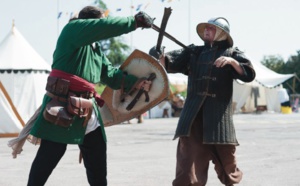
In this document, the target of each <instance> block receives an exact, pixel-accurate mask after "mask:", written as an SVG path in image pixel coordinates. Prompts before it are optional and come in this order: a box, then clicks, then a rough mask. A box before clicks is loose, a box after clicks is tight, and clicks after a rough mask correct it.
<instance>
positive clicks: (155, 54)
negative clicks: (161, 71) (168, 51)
mask: <svg viewBox="0 0 300 186" xmlns="http://www.w3.org/2000/svg"><path fill="white" fill-rule="evenodd" d="M164 50H165V47H164V46H161V47H160V50H159V51H157V50H156V46H154V47H152V48H151V49H150V50H149V55H150V56H152V57H154V58H155V59H159V58H160V56H161V55H162V54H163V53H164Z"/></svg>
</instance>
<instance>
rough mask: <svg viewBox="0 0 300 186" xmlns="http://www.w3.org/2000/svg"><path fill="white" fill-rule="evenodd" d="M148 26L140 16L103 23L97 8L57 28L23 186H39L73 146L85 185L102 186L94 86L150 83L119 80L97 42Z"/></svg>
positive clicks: (102, 140)
mask: <svg viewBox="0 0 300 186" xmlns="http://www.w3.org/2000/svg"><path fill="white" fill-rule="evenodd" d="M152 21H153V19H152V18H150V17H149V16H148V15H147V14H145V13H144V12H139V13H137V14H136V15H135V16H129V17H107V18H105V17H104V12H103V11H102V10H101V9H100V8H97V7H93V6H87V7H84V8H83V9H82V10H81V11H80V12H79V15H78V18H77V19H72V20H70V22H69V23H68V24H67V25H66V26H65V27H64V28H63V30H62V32H61V34H60V36H59V38H58V40H57V45H56V49H55V52H54V54H53V64H52V71H51V73H50V75H49V78H48V82H47V86H46V87H47V88H46V89H47V93H46V95H45V96H44V100H43V104H42V106H41V108H40V109H39V110H38V111H37V112H36V113H35V115H36V116H37V117H33V118H32V120H31V121H33V122H34V125H33V127H32V129H31V132H30V134H31V135H33V136H35V137H37V138H40V139H41V144H40V146H39V149H38V152H37V154H36V157H35V159H34V161H33V163H32V167H31V170H30V174H29V179H28V186H42V185H45V183H46V181H47V179H48V177H49V176H50V174H51V173H52V171H53V170H54V169H55V167H56V165H57V164H58V162H59V161H60V159H61V158H62V156H63V155H64V153H65V151H66V148H67V144H78V146H79V148H80V151H81V153H82V157H83V161H84V166H85V168H86V174H87V179H88V182H89V185H92V186H100V185H101V186H105V185H107V178H106V176H107V163H106V155H107V154H106V135H105V130H104V125H103V122H102V119H101V115H100V111H99V109H98V106H102V105H103V100H102V99H101V98H100V97H98V96H99V95H97V94H96V92H95V90H94V86H95V84H96V83H99V82H102V83H103V84H105V85H107V86H110V87H111V88H112V89H119V88H120V87H121V83H122V82H125V83H124V87H126V88H125V91H128V90H129V89H131V88H132V87H136V88H141V87H144V90H145V91H149V89H150V84H151V82H150V81H144V80H140V79H138V78H137V77H135V76H132V75H127V76H126V77H124V76H123V74H124V73H123V72H122V71H121V70H120V69H118V68H114V67H113V66H112V64H111V62H110V61H109V60H108V59H107V58H106V56H105V54H104V53H103V51H101V47H100V43H99V41H100V40H103V39H108V38H111V37H115V36H120V35H122V34H125V33H129V32H131V31H134V30H136V29H137V28H150V27H151V24H152ZM123 78H125V79H123ZM76 100H79V101H78V102H76ZM73 101H74V102H73ZM67 102H68V104H67ZM89 104H92V107H91V106H88V105H89ZM67 105H68V106H70V108H69V107H67ZM60 106H61V107H60ZM76 106H77V107H78V109H76V108H77V107H76ZM56 107H59V108H61V109H59V110H58V113H55V112H52V111H54V110H55V108H56ZM61 176H62V177H63V175H61ZM65 185H68V184H65Z"/></svg>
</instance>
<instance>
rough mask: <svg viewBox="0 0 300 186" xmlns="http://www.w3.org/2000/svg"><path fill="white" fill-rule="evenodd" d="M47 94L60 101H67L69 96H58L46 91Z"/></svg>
mask: <svg viewBox="0 0 300 186" xmlns="http://www.w3.org/2000/svg"><path fill="white" fill-rule="evenodd" d="M46 95H47V96H49V97H50V98H52V99H55V100H57V101H60V102H67V98H64V97H60V96H56V95H54V94H52V93H51V92H48V91H47V92H46Z"/></svg>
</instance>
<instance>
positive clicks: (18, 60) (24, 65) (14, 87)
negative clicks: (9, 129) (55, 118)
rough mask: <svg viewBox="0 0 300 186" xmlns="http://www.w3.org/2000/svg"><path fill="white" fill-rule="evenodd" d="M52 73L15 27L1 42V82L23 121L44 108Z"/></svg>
mask: <svg viewBox="0 0 300 186" xmlns="http://www.w3.org/2000/svg"><path fill="white" fill-rule="evenodd" d="M50 71H51V66H50V65H49V64H48V63H47V62H46V61H45V60H44V59H43V58H42V57H41V56H40V55H39V54H38V53H37V52H36V51H35V50H34V49H33V48H32V47H31V45H30V44H29V43H28V42H27V41H26V40H25V38H24V37H23V36H22V34H21V33H20V32H19V31H18V30H17V29H16V28H15V26H13V28H12V29H11V31H10V32H9V33H8V35H7V36H6V37H5V38H4V40H3V41H2V42H1V43H0V81H1V82H2V84H3V86H4V87H5V89H6V90H7V92H8V95H9V96H10V98H11V100H12V103H13V105H14V106H15V108H16V109H17V111H18V113H19V114H20V116H21V118H22V119H23V121H25V122H26V121H27V120H28V119H29V118H30V117H31V115H32V114H33V113H34V112H35V110H36V109H37V108H38V107H39V106H40V105H41V103H42V100H43V96H44V94H45V85H46V82H47V77H48V74H49V72H50ZM2 120H3V118H2V117H0V122H2Z"/></svg>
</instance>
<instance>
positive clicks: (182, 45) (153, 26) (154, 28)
mask: <svg viewBox="0 0 300 186" xmlns="http://www.w3.org/2000/svg"><path fill="white" fill-rule="evenodd" d="M151 28H152V29H153V30H155V31H157V32H159V33H162V34H163V35H164V36H165V37H167V38H168V39H170V40H171V41H174V42H175V43H176V44H178V45H179V46H181V47H183V48H185V49H188V50H189V48H188V47H187V46H186V45H184V44H183V43H181V42H180V41H178V40H177V39H175V38H174V37H173V36H171V35H170V34H168V33H167V32H161V28H159V27H158V26H156V25H155V24H152V27H151Z"/></svg>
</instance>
